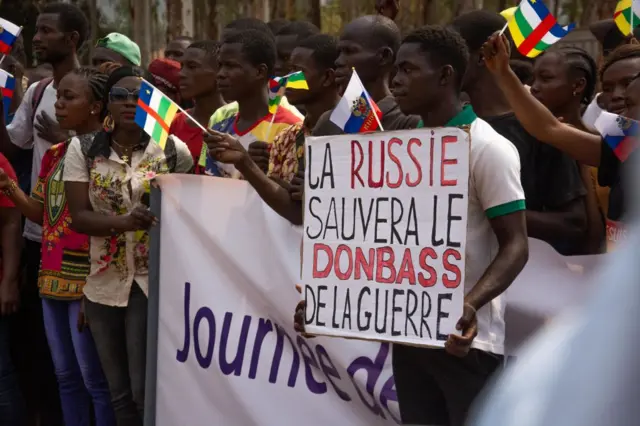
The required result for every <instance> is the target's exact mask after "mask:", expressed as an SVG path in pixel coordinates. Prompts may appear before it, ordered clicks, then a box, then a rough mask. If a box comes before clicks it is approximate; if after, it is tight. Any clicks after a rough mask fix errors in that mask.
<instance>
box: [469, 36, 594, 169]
mask: <svg viewBox="0 0 640 426" xmlns="http://www.w3.org/2000/svg"><path fill="white" fill-rule="evenodd" d="M482 52H483V55H484V60H485V64H486V66H487V69H489V71H491V73H492V74H493V75H494V77H495V79H496V82H497V83H498V85H499V86H500V88H501V90H502V92H503V93H504V95H505V97H506V98H507V100H508V101H509V104H510V105H511V108H512V109H513V111H514V113H515V114H516V117H518V120H519V121H520V123H521V124H522V126H523V127H524V128H525V130H526V131H527V132H528V133H529V134H531V135H532V136H533V137H535V138H536V139H538V140H539V141H541V142H544V143H547V144H549V145H552V146H554V147H556V148H557V149H559V150H560V151H563V152H565V153H566V154H567V155H569V156H570V157H572V158H573V159H575V160H577V161H579V162H581V163H584V164H588V165H592V166H598V165H600V152H601V144H602V139H601V138H600V136H598V135H593V134H591V133H586V132H583V131H581V130H578V129H576V128H574V127H571V126H568V125H566V124H564V123H562V122H561V121H560V120H558V119H557V118H556V117H554V115H553V114H552V113H551V111H549V110H548V109H547V108H546V107H545V106H544V105H542V104H541V103H540V102H539V101H538V100H537V99H536V98H534V97H533V95H531V93H529V91H528V90H527V89H526V88H525V87H524V86H523V85H522V83H521V82H520V80H518V77H517V76H516V75H515V73H514V72H513V70H512V69H511V67H510V66H509V42H508V40H507V38H506V36H504V35H502V36H500V35H498V34H494V35H493V36H491V37H490V38H489V40H488V41H487V42H486V43H485V45H484V46H483V48H482Z"/></svg>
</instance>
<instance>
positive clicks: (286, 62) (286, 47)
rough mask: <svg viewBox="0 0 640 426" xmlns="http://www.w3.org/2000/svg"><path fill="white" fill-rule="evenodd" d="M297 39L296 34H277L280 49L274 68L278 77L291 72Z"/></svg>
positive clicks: (277, 46)
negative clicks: (291, 60) (292, 55)
mask: <svg viewBox="0 0 640 426" xmlns="http://www.w3.org/2000/svg"><path fill="white" fill-rule="evenodd" d="M297 40H298V39H297V37H296V36H295V35H281V36H276V48H277V49H278V57H277V59H276V67H275V69H274V73H275V75H276V77H282V76H285V75H287V74H289V72H291V68H290V58H291V53H292V52H293V49H294V48H295V47H296V42H297Z"/></svg>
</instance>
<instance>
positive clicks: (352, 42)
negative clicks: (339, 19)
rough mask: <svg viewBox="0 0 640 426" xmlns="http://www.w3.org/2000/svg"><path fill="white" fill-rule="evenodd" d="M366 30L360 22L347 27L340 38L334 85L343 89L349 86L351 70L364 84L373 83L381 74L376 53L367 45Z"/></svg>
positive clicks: (367, 32) (367, 31)
mask: <svg viewBox="0 0 640 426" xmlns="http://www.w3.org/2000/svg"><path fill="white" fill-rule="evenodd" d="M368 34H369V30H368V28H367V27H366V26H365V24H364V23H363V22H362V21H355V22H352V23H350V24H349V25H347V26H346V27H345V29H344V31H343V33H342V35H341V36H340V41H339V42H338V49H339V50H340V55H339V56H338V59H336V83H337V84H338V85H339V86H340V87H342V88H343V89H344V88H346V87H347V84H349V79H350V78H351V73H352V72H353V69H354V68H355V70H356V71H357V72H358V76H360V79H361V80H362V81H363V82H364V83H365V84H366V83H367V82H371V81H375V80H376V79H377V78H378V77H379V76H380V73H381V70H380V61H379V57H378V52H377V51H376V50H375V49H372V48H371V47H369V46H368V44H367V40H366V39H367V36H368Z"/></svg>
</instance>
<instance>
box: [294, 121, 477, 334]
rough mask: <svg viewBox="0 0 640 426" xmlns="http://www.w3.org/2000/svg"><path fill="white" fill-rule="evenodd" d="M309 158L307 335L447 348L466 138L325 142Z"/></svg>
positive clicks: (316, 141)
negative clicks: (445, 345) (446, 340)
mask: <svg viewBox="0 0 640 426" xmlns="http://www.w3.org/2000/svg"><path fill="white" fill-rule="evenodd" d="M306 149H307V151H306V153H307V155H306V158H307V169H306V172H307V178H306V179H305V186H306V187H305V220H304V224H305V225H304V243H303V253H304V256H303V259H304V260H303V266H302V287H303V289H304V292H303V294H304V298H305V301H306V303H307V310H306V318H305V324H306V329H307V330H308V331H309V332H310V333H312V334H320V335H327V336H344V337H355V338H360V339H369V340H380V341H388V342H400V343H409V344H413V345H421V346H439V347H443V346H444V343H445V341H444V340H442V339H439V338H438V337H439V336H447V335H449V334H450V333H456V329H455V327H456V323H457V321H458V319H459V318H460V316H461V315H462V305H463V300H464V279H465V247H466V236H467V208H468V203H469V200H468V189H469V137H468V135H467V133H466V132H464V131H463V130H460V129H457V128H440V129H420V130H412V131H399V132H382V133H375V134H358V135H342V136H325V137H316V138H307V139H306Z"/></svg>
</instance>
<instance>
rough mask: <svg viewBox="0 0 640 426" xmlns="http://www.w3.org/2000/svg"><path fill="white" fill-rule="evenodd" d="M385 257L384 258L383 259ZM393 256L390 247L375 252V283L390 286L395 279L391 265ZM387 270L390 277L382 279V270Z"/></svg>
mask: <svg viewBox="0 0 640 426" xmlns="http://www.w3.org/2000/svg"><path fill="white" fill-rule="evenodd" d="M385 257H386V258H385ZM394 261H395V255H394V254H393V249H392V248H391V247H380V248H378V249H377V250H376V265H377V267H376V282H379V283H382V284H392V283H393V282H394V281H395V279H396V268H395V266H394V265H393V262H394ZM385 269H388V270H389V271H390V272H391V275H390V276H389V277H388V278H385V277H384V273H383V272H384V270H385Z"/></svg>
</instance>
